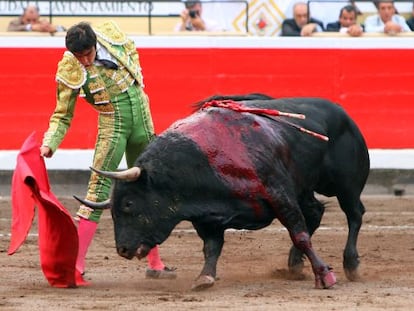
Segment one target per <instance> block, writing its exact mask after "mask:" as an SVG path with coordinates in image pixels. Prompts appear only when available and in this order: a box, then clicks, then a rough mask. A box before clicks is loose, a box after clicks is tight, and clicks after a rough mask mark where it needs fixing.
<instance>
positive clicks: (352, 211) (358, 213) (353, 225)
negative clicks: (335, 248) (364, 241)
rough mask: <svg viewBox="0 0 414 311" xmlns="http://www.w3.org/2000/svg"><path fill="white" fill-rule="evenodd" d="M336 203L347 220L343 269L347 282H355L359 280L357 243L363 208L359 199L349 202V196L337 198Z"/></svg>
mask: <svg viewBox="0 0 414 311" xmlns="http://www.w3.org/2000/svg"><path fill="white" fill-rule="evenodd" d="M338 202H339V205H340V206H341V209H342V210H343V211H344V212H345V214H346V218H347V220H348V239H347V241H346V245H345V249H344V254H343V256H344V257H343V268H344V271H345V275H346V277H347V278H348V280H350V281H356V280H358V279H359V274H358V266H359V254H358V250H357V241H358V235H359V230H360V229H361V225H362V216H363V214H364V213H365V207H364V205H363V204H362V202H361V200H360V199H359V198H358V199H355V200H351V199H350V196H338Z"/></svg>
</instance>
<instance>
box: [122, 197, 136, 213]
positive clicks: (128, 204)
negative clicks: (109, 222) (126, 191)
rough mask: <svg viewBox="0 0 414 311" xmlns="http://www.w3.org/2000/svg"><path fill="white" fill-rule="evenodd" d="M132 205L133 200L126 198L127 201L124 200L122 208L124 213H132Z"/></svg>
mask: <svg viewBox="0 0 414 311" xmlns="http://www.w3.org/2000/svg"><path fill="white" fill-rule="evenodd" d="M133 207H134V202H133V201H130V200H128V201H126V202H125V204H124V208H123V210H124V212H125V213H128V214H130V213H132V210H133Z"/></svg>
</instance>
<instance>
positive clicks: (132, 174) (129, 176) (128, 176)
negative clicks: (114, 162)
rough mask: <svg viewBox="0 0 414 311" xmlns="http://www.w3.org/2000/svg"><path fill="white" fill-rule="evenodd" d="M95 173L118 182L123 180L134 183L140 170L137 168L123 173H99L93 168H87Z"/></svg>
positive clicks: (99, 171)
mask: <svg viewBox="0 0 414 311" xmlns="http://www.w3.org/2000/svg"><path fill="white" fill-rule="evenodd" d="M89 168H90V169H91V170H92V171H94V172H95V173H97V174H99V175H101V176H105V177H108V178H112V179H118V180H125V181H135V180H137V179H138V177H139V175H140V174H141V169H140V168H139V167H137V166H134V167H131V168H129V169H127V170H124V171H117V172H108V171H101V170H98V169H96V168H93V167H89Z"/></svg>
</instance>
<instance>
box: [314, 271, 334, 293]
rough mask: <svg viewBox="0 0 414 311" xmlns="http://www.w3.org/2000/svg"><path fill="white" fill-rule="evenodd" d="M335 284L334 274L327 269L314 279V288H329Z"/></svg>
mask: <svg viewBox="0 0 414 311" xmlns="http://www.w3.org/2000/svg"><path fill="white" fill-rule="evenodd" d="M335 284H336V276H335V273H333V271H332V270H329V271H328V272H327V273H326V274H324V275H323V276H322V277H321V276H316V279H315V288H318V289H327V288H331V287H332V286H334V285H335Z"/></svg>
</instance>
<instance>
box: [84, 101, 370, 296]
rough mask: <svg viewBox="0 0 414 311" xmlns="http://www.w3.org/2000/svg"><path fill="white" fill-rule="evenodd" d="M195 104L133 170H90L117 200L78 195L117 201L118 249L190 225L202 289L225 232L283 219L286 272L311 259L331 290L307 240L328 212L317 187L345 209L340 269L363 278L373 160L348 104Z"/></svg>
mask: <svg viewBox="0 0 414 311" xmlns="http://www.w3.org/2000/svg"><path fill="white" fill-rule="evenodd" d="M206 103H208V105H206ZM211 103H222V105H217V104H216V105H212V104H211ZM223 103H224V105H223ZM198 105H199V107H201V106H203V107H202V108H200V109H198V110H197V111H195V112H194V113H193V114H192V115H190V116H189V117H187V118H184V119H182V120H179V121H177V122H175V123H174V124H173V125H171V126H170V127H169V128H168V129H167V130H166V131H164V132H163V133H161V134H160V135H159V136H158V137H157V138H156V139H155V140H154V141H153V142H151V143H150V144H149V145H148V147H147V148H146V149H145V151H144V152H143V153H142V154H141V155H140V156H139V157H138V158H137V160H136V162H135V165H134V167H132V168H130V169H127V170H124V171H116V172H106V171H99V170H95V169H93V168H91V169H93V170H95V171H97V172H98V173H99V174H102V175H104V176H106V177H109V178H112V179H114V180H115V183H114V188H113V193H112V197H111V199H110V200H108V201H107V202H100V203H93V202H89V201H85V200H82V199H79V198H77V199H78V200H80V201H81V202H82V203H83V204H86V205H88V206H90V207H92V208H107V207H111V214H112V218H113V223H114V231H115V242H116V248H117V252H118V254H119V255H120V256H123V257H125V258H127V259H132V258H133V257H138V258H139V259H141V258H143V257H145V256H146V255H147V254H148V252H149V250H150V249H151V248H152V247H154V246H155V245H157V244H161V243H162V242H163V241H165V240H166V239H167V238H168V236H169V235H170V234H171V232H172V230H173V229H174V227H175V226H176V225H177V224H178V223H179V222H181V221H184V220H185V221H190V222H191V223H192V224H193V226H194V228H195V230H196V232H197V234H198V236H199V237H200V238H201V239H202V240H203V243H204V244H203V253H204V266H203V268H202V270H201V273H200V275H199V276H198V277H197V278H196V279H195V281H194V283H193V285H192V289H193V290H201V289H205V288H208V287H210V286H212V285H213V284H214V282H215V278H216V266H217V261H218V259H219V256H220V254H221V251H222V247H223V244H224V232H225V230H226V229H228V228H234V229H248V230H257V229H261V228H264V227H266V226H268V225H269V224H271V223H272V221H273V220H274V219H278V220H279V221H280V222H281V224H283V225H284V226H285V227H286V229H287V230H288V232H289V235H290V238H291V240H292V242H293V245H292V248H291V250H290V253H289V260H288V266H289V269H290V271H292V272H294V273H298V272H300V271H302V268H303V263H304V260H305V257H307V258H308V259H309V261H310V263H311V266H312V270H313V273H314V276H315V287H316V288H330V287H332V286H333V285H334V284H335V283H336V278H335V274H334V272H333V271H332V269H331V268H330V267H329V266H328V265H327V264H326V263H325V262H324V261H323V260H322V259H321V258H320V257H319V256H318V255H317V253H316V252H315V250H314V249H313V247H312V243H311V236H312V234H313V233H314V232H315V230H316V229H317V228H318V227H319V225H320V222H321V218H322V216H323V213H324V210H325V205H324V204H323V203H322V202H320V201H319V200H318V199H317V198H316V197H315V193H319V194H322V195H324V196H327V197H332V196H335V197H336V198H337V200H338V203H339V205H340V207H341V209H342V210H343V211H344V213H345V214H346V217H347V221H348V239H347V242H346V246H345V248H344V251H343V268H344V270H345V274H346V276H347V278H348V279H349V280H355V279H357V278H358V266H359V255H358V251H357V239H358V234H359V230H360V227H361V224H362V216H363V214H364V212H365V208H364V205H363V203H362V202H361V199H360V196H361V192H362V190H363V188H364V185H365V183H366V180H367V177H368V173H369V166H370V164H369V154H368V149H367V146H366V143H365V140H364V138H363V136H362V134H361V132H360V131H359V129H358V127H357V125H356V124H355V123H354V121H353V120H352V119H351V118H350V116H349V115H348V114H347V113H346V112H345V111H344V109H343V108H341V107H340V106H339V105H337V104H335V103H332V102H330V101H328V100H325V99H321V98H282V99H273V98H271V97H269V96H267V95H262V94H249V95H235V96H213V97H210V98H207V99H206V100H204V101H202V102H200V103H198ZM235 107H236V108H237V109H235ZM272 111H273V112H275V111H277V112H286V114H282V113H279V114H276V115H275V114H274V113H273V114H272V113H270V112H272ZM302 115H303V116H305V118H304V119H303V118H296V119H292V118H290V117H291V116H302ZM324 137H326V139H323V138H324Z"/></svg>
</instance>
